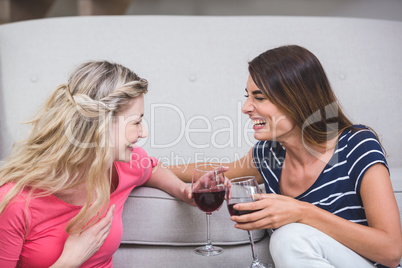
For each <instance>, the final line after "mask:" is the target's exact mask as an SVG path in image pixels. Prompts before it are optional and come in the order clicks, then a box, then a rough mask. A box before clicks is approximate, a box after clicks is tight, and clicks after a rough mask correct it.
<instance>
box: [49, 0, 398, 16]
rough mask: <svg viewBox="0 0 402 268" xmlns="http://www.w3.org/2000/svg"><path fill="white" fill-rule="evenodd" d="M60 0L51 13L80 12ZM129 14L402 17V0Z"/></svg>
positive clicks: (213, 2) (307, 1)
mask: <svg viewBox="0 0 402 268" xmlns="http://www.w3.org/2000/svg"><path fill="white" fill-rule="evenodd" d="M76 5H77V4H76V1H72V0H57V1H56V2H55V4H54V5H53V7H52V8H51V10H50V11H49V13H48V15H47V17H59V16H74V15H77V11H76V10H77V9H76ZM126 15H229V16H230V15H240V16H241V15H281V16H284V15H285V16H286V15H289V16H334V17H355V18H372V19H385V20H398V21H402V0H133V1H132V3H131V5H130V6H129V8H128V9H127V12H126Z"/></svg>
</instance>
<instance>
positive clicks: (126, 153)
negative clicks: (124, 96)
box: [113, 95, 148, 162]
mask: <svg viewBox="0 0 402 268" xmlns="http://www.w3.org/2000/svg"><path fill="white" fill-rule="evenodd" d="M143 116H144V96H143V95H140V96H138V97H136V98H134V99H132V100H130V102H129V104H128V107H127V109H126V110H125V111H123V112H121V113H120V114H118V115H117V116H116V118H114V121H113V131H114V137H115V138H114V140H115V144H114V145H115V154H114V160H115V161H124V162H128V161H129V160H130V152H131V150H132V148H133V147H134V145H135V143H136V142H137V141H138V139H140V138H145V137H146V136H147V135H148V132H147V129H146V128H145V126H144V124H143V122H142V117H143Z"/></svg>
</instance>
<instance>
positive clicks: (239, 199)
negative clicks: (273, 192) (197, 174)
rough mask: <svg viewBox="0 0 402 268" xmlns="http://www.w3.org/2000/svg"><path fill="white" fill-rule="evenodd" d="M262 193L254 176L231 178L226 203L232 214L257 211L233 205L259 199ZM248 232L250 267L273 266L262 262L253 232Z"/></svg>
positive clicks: (228, 183) (263, 267) (265, 267)
mask: <svg viewBox="0 0 402 268" xmlns="http://www.w3.org/2000/svg"><path fill="white" fill-rule="evenodd" d="M260 195H261V190H260V187H259V186H258V183H257V181H256V180H255V177H254V176H246V177H240V178H234V179H231V180H229V181H228V182H227V185H226V203H227V206H228V210H229V214H230V215H231V216H241V215H245V214H249V213H253V212H255V211H252V210H237V209H234V208H233V206H234V205H236V204H238V203H249V202H254V201H256V200H259V199H260ZM247 232H248V237H249V239H250V244H251V253H252V257H253V261H252V263H251V265H250V268H271V267H272V265H271V264H266V263H261V262H260V261H259V260H258V257H257V253H256V251H255V246H254V239H253V233H252V232H251V231H247Z"/></svg>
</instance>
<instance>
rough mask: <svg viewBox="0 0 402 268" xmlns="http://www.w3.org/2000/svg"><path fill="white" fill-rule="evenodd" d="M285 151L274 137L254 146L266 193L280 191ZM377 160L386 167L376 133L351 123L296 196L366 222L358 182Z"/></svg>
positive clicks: (347, 218) (337, 213) (277, 192)
mask: <svg viewBox="0 0 402 268" xmlns="http://www.w3.org/2000/svg"><path fill="white" fill-rule="evenodd" d="M285 154H286V150H285V148H284V147H282V145H281V144H280V143H279V142H276V141H259V142H257V143H256V145H255V146H254V148H253V160H254V164H255V165H256V167H257V169H258V171H259V172H260V173H261V175H262V177H263V179H264V184H265V189H266V192H267V193H275V194H281V192H280V189H279V181H280V178H281V170H282V164H283V161H284V159H285ZM376 163H382V164H384V165H385V166H386V167H387V168H388V165H387V162H386V160H385V156H384V152H383V150H382V148H381V145H380V143H379V142H378V139H377V137H376V135H375V134H374V133H373V132H372V131H370V130H369V129H368V128H366V127H365V126H360V125H359V126H353V127H352V128H350V129H347V130H345V131H343V132H342V134H341V135H340V136H339V138H338V143H337V146H336V148H335V151H334V154H333V156H332V158H331V160H330V161H329V162H328V164H327V165H326V166H325V168H324V169H323V171H322V172H321V174H320V175H319V176H318V178H317V180H316V181H315V182H314V184H313V185H312V186H311V187H310V188H309V189H308V190H307V191H305V192H304V193H302V194H301V195H299V196H297V197H296V198H295V199H297V200H300V201H305V202H309V203H311V204H314V205H316V206H317V207H320V208H322V209H324V210H326V211H329V212H331V213H332V214H335V215H337V216H339V217H342V218H344V219H346V220H349V221H352V222H356V223H359V224H363V225H367V219H366V215H365V212H364V207H363V204H362V200H361V198H360V186H361V181H362V178H363V176H364V174H365V172H366V171H367V169H368V168H369V167H370V166H372V165H374V164H376ZM379 267H381V266H379Z"/></svg>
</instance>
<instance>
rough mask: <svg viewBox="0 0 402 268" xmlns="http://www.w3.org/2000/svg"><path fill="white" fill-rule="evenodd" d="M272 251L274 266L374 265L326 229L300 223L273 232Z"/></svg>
mask: <svg viewBox="0 0 402 268" xmlns="http://www.w3.org/2000/svg"><path fill="white" fill-rule="evenodd" d="M269 250H270V253H271V256H272V259H273V260H274V263H275V268H295V267H303V268H326V267H339V268H349V267H350V268H357V267H358V268H366V267H367V268H372V267H375V266H374V265H373V264H372V263H371V262H370V261H368V260H367V259H365V258H364V257H362V256H360V255H359V254H357V253H356V252H354V251H353V250H351V249H349V248H347V247H345V246H344V245H342V244H341V243H339V242H338V241H336V240H335V239H333V238H332V237H330V236H328V235H326V234H324V233H323V232H321V231H319V230H317V229H315V228H313V227H311V226H308V225H305V224H301V223H291V224H287V225H284V226H282V227H281V228H279V229H277V230H276V231H275V232H273V233H272V235H271V239H270V245H269Z"/></svg>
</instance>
